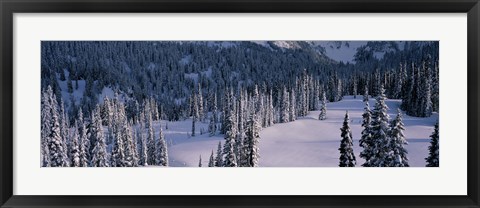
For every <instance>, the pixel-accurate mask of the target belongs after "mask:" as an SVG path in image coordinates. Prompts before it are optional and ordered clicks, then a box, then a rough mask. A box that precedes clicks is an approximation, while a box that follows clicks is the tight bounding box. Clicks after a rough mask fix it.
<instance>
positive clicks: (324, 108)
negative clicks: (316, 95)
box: [318, 91, 327, 120]
mask: <svg viewBox="0 0 480 208" xmlns="http://www.w3.org/2000/svg"><path fill="white" fill-rule="evenodd" d="M326 102H327V98H326V96H325V91H323V94H322V107H321V108H320V115H318V119H319V120H325V119H327V103H326Z"/></svg>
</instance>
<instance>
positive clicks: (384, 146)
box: [370, 86, 390, 167]
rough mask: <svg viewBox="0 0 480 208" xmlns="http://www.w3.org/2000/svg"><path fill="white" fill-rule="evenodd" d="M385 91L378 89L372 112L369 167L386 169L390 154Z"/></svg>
mask: <svg viewBox="0 0 480 208" xmlns="http://www.w3.org/2000/svg"><path fill="white" fill-rule="evenodd" d="M384 93H385V90H384V89H383V86H381V87H380V94H379V95H378V96H377V97H376V103H375V108H374V110H373V112H372V122H371V130H372V131H371V136H372V141H373V147H372V151H373V155H372V156H371V157H370V166H373V167H386V166H387V165H388V161H387V160H388V155H389V153H390V147H389V145H388V144H390V141H389V137H388V132H389V125H388V123H389V120H390V118H389V116H388V114H387V110H388V106H387V105H386V104H385V99H386V98H385V94H384Z"/></svg>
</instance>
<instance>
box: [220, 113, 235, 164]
mask: <svg viewBox="0 0 480 208" xmlns="http://www.w3.org/2000/svg"><path fill="white" fill-rule="evenodd" d="M225 119H226V121H225V131H226V132H225V135H224V139H225V144H224V146H223V154H224V156H225V160H224V163H223V165H224V166H225V167H236V166H237V159H236V157H235V149H234V146H235V137H236V123H235V120H234V115H233V111H230V112H229V113H228V115H227V116H226V117H225Z"/></svg>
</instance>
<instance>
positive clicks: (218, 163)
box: [215, 142, 223, 167]
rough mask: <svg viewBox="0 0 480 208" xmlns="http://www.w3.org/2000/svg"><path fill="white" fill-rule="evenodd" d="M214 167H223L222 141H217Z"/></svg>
mask: <svg viewBox="0 0 480 208" xmlns="http://www.w3.org/2000/svg"><path fill="white" fill-rule="evenodd" d="M215 167H223V153H222V142H218V148H217V157H216V158H215Z"/></svg>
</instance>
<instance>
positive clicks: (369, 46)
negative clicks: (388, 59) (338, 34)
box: [252, 41, 404, 63]
mask: <svg viewBox="0 0 480 208" xmlns="http://www.w3.org/2000/svg"><path fill="white" fill-rule="evenodd" d="M252 42H254V43H257V44H259V45H262V46H265V47H268V48H271V49H272V48H275V47H278V48H280V49H300V48H303V49H305V48H306V47H307V48H310V49H313V50H315V51H316V52H318V53H319V54H322V55H325V56H327V57H328V58H330V59H332V60H334V61H337V62H344V63H347V62H349V63H355V56H356V55H357V53H364V52H372V53H373V56H374V57H375V58H376V59H382V58H383V55H384V54H385V53H387V52H394V51H399V50H403V48H404V41H381V42H379V41H252ZM302 43H306V44H302Z"/></svg>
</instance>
